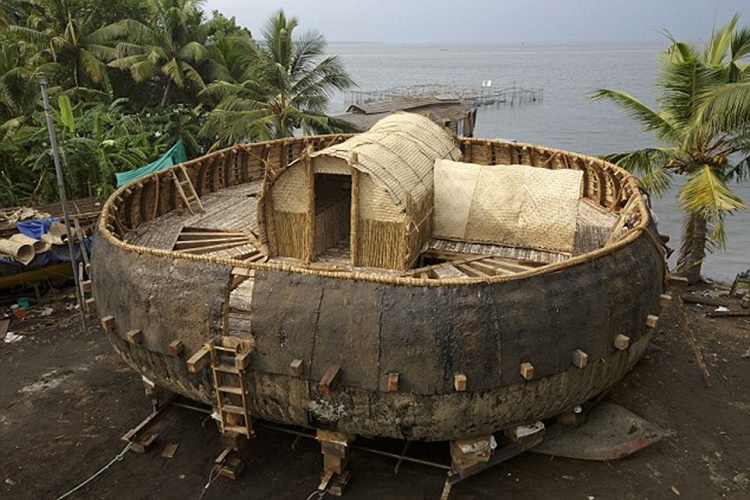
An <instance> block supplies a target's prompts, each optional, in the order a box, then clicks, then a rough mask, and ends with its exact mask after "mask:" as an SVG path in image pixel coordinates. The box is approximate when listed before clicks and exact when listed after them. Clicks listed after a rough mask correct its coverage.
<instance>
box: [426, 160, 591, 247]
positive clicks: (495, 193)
mask: <svg viewBox="0 0 750 500" xmlns="http://www.w3.org/2000/svg"><path fill="white" fill-rule="evenodd" d="M582 177H583V173H582V172H580V171H577V170H547V169H543V168H535V167H530V166H526V165H503V166H491V165H476V164H469V163H458V162H453V161H448V160H437V161H436V162H435V212H434V222H435V236H436V237H439V238H454V239H462V240H469V241H482V242H493V243H498V244H502V245H506V246H518V247H524V248H537V249H542V250H550V251H555V252H571V251H572V249H573V242H574V240H575V232H576V215H577V208H578V199H579V198H580V196H581V180H582Z"/></svg>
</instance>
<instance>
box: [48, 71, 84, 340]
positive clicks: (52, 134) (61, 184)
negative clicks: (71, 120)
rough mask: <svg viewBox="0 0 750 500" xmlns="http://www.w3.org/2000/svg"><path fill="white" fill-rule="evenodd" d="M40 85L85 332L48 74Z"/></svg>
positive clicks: (82, 304) (81, 296) (82, 319)
mask: <svg viewBox="0 0 750 500" xmlns="http://www.w3.org/2000/svg"><path fill="white" fill-rule="evenodd" d="M39 86H40V87H41V88H42V100H43V101H44V116H45V117H46V118H47V130H48V131H49V145H50V148H51V149H52V159H53V160H54V162H55V173H56V174H57V189H58V191H60V205H62V211H63V218H64V220H65V232H66V233H67V235H68V255H69V256H70V266H71V268H72V269H73V280H74V281H75V284H76V297H78V310H79V311H80V312H81V327H82V328H83V333H88V329H87V328H86V313H85V312H84V310H83V308H84V301H83V291H82V290H81V286H80V283H79V277H78V273H77V272H76V258H75V251H74V250H73V235H72V234H71V231H70V217H69V216H68V198H67V196H65V183H64V181H63V175H62V168H61V167H60V153H59V151H58V149H57V139H56V138H55V128H54V127H53V126H52V115H51V114H50V108H49V98H48V97H47V75H44V74H41V75H39Z"/></svg>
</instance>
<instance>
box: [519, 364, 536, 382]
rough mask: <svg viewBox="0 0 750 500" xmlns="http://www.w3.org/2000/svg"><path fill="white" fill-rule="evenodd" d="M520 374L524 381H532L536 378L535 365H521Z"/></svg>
mask: <svg viewBox="0 0 750 500" xmlns="http://www.w3.org/2000/svg"><path fill="white" fill-rule="evenodd" d="M520 372H521V376H522V377H523V378H524V380H531V379H532V378H534V365H532V364H531V363H529V362H524V363H521V368H520Z"/></svg>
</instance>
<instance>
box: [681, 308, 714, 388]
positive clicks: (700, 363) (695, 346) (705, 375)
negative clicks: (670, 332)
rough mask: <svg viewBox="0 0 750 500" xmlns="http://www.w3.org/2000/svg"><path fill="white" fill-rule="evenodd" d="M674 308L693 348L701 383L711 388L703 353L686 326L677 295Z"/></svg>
mask: <svg viewBox="0 0 750 500" xmlns="http://www.w3.org/2000/svg"><path fill="white" fill-rule="evenodd" d="M675 306H676V307H677V317H678V318H679V320H680V326H681V327H682V332H683V333H684V334H685V337H686V338H687V340H688V343H689V344H690V347H692V348H693V353H694V354H695V360H696V361H697V362H698V368H700V370H701V373H702V374H703V381H704V382H705V383H706V387H711V374H710V373H709V372H708V367H707V366H706V362H705V361H704V360H703V353H702V352H701V350H700V347H698V342H697V341H696V340H695V335H694V334H693V330H692V329H691V328H690V325H689V324H688V319H687V314H685V304H683V302H682V297H680V296H679V295H678V296H677V300H676V301H675Z"/></svg>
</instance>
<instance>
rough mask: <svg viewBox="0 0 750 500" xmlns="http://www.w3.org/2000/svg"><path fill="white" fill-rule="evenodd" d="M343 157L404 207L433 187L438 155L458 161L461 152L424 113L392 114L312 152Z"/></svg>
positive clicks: (444, 131) (450, 136)
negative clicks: (343, 139)
mask: <svg viewBox="0 0 750 500" xmlns="http://www.w3.org/2000/svg"><path fill="white" fill-rule="evenodd" d="M312 157H313V158H316V157H330V158H338V159H341V160H344V161H346V162H348V163H349V165H351V167H352V168H356V169H357V170H359V171H360V172H364V173H367V174H369V175H370V176H371V177H372V179H373V180H374V181H375V183H376V184H378V185H380V186H382V187H383V188H385V189H386V190H387V191H388V193H389V194H390V196H391V198H392V199H393V202H394V203H395V204H396V205H398V206H399V207H405V206H406V205H407V200H411V201H412V202H417V201H419V200H421V199H422V198H424V196H425V195H426V194H427V193H431V192H432V190H433V173H432V172H433V166H434V164H435V160H436V159H438V158H443V159H451V160H458V159H459V158H460V157H461V151H460V150H459V149H458V148H457V147H456V144H455V140H454V138H453V136H452V135H451V133H450V132H449V131H447V130H446V129H444V128H443V127H441V126H439V125H437V124H436V123H434V122H433V121H432V120H430V119H429V118H427V117H425V116H421V115H415V114H412V113H394V114H392V115H389V116H387V117H385V118H383V119H382V120H380V121H379V122H378V123H376V124H375V125H373V126H372V128H371V129H370V130H369V131H367V132H364V133H362V134H359V135H356V136H354V137H352V138H350V139H348V140H346V141H345V142H342V143H341V144H337V145H335V146H331V147H328V148H326V149H323V150H321V151H318V152H317V153H315V154H313V155H312Z"/></svg>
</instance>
